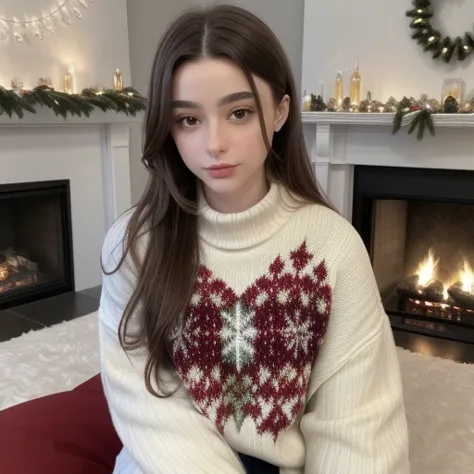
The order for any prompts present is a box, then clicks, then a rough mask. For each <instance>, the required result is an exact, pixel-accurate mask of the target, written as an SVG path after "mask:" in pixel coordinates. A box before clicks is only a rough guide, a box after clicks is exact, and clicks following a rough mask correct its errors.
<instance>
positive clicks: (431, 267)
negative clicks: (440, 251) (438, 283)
mask: <svg viewBox="0 0 474 474" xmlns="http://www.w3.org/2000/svg"><path fill="white" fill-rule="evenodd" d="M438 263H439V259H436V260H435V256H434V253H433V251H432V250H431V249H430V251H429V252H428V256H427V257H426V259H425V260H422V261H421V262H420V264H419V265H418V269H417V270H416V274H417V275H418V285H420V286H426V285H427V284H428V283H429V282H430V281H431V280H432V279H433V278H434V274H435V270H436V267H437V266H438Z"/></svg>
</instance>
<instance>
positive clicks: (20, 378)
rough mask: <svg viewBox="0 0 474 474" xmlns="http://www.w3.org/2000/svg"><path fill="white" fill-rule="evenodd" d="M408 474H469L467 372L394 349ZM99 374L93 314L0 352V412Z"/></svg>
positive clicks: (472, 454)
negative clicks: (403, 412)
mask: <svg viewBox="0 0 474 474" xmlns="http://www.w3.org/2000/svg"><path fill="white" fill-rule="evenodd" d="M398 354H399V360H400V365H401V370H402V377H403V385H404V392H405V404H406V411H407V418H408V424H409V430H410V449H411V465H412V474H472V473H473V472H474V467H473V466H474V365H462V364H457V363H455V362H452V361H448V360H443V359H437V358H433V357H426V356H421V355H417V354H412V353H411V352H408V351H405V350H402V349H399V351H398ZM98 372H99V353H98V337H97V314H96V313H93V314H90V315H88V316H84V317H83V318H80V319H77V320H74V321H71V322H67V323H61V324H58V325H57V326H54V327H52V328H48V329H43V330H41V331H36V332H30V333H28V334H26V335H23V336H21V337H19V338H17V339H13V340H11V341H8V342H5V343H3V344H0V409H3V408H7V407H9V406H12V405H16V404H18V403H21V402H23V401H26V400H31V399H33V398H37V397H40V396H43V395H48V394H51V393H56V392H59V391H63V390H70V389H72V388H74V387H75V386H77V385H79V384H80V383H82V382H84V381H85V380H87V379H89V378H90V377H92V376H94V375H95V374H97V373H98Z"/></svg>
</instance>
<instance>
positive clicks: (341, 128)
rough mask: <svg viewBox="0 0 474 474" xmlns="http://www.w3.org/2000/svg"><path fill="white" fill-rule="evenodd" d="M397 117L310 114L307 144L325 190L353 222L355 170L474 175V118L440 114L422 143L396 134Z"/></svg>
mask: <svg viewBox="0 0 474 474" xmlns="http://www.w3.org/2000/svg"><path fill="white" fill-rule="evenodd" d="M393 117H394V115H393V114H388V113H340V112H337V113H334V112H304V113H303V114H302V120H303V127H304V134H305V140H306V145H307V147H308V151H309V155H310V159H311V161H312V163H313V167H314V170H315V173H316V176H317V179H318V181H319V183H320V186H321V188H322V190H323V191H324V192H325V193H326V195H327V196H328V197H329V199H330V200H331V202H332V203H333V204H334V206H335V207H336V208H337V209H338V210H339V211H340V212H341V213H342V214H343V215H344V216H345V217H346V218H347V219H349V220H351V218H352V198H353V187H352V186H353V172H354V167H355V166H364V165H365V166H389V167H405V168H424V169H458V170H473V171H474V151H473V150H474V133H473V131H472V130H471V128H472V127H474V114H436V115H434V116H433V121H434V125H435V131H436V134H435V136H434V137H432V136H431V135H430V133H429V131H428V130H425V136H424V138H423V140H422V141H418V140H417V138H416V132H415V133H413V134H412V135H408V133H407V128H406V127H404V128H402V129H401V130H400V131H399V132H398V133H397V134H396V135H392V122H393Z"/></svg>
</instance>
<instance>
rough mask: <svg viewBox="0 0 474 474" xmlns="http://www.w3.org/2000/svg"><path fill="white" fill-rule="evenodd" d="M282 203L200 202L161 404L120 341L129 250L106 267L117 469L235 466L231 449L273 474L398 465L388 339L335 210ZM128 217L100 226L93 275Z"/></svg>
mask: <svg viewBox="0 0 474 474" xmlns="http://www.w3.org/2000/svg"><path fill="white" fill-rule="evenodd" d="M288 203H289V198H288V195H287V193H286V192H285V191H284V190H283V189H282V188H281V187H279V186H278V185H276V184H273V185H272V187H271V189H270V191H269V193H268V194H267V196H266V197H265V198H264V200H263V201H261V202H260V203H259V204H257V205H256V206H254V207H253V208H251V209H250V210H248V211H245V212H242V213H239V214H227V215H226V214H220V213H217V212H215V211H213V210H212V209H210V208H209V206H208V205H207V204H206V202H205V200H204V199H201V204H200V236H201V244H202V266H201V269H200V273H199V277H198V280H197V282H196V286H195V291H194V295H193V297H192V300H191V301H190V304H189V307H188V310H187V311H186V313H185V314H184V315H183V318H182V321H181V322H180V324H179V326H178V330H176V332H175V335H174V337H173V348H174V353H173V356H174V362H175V366H176V371H177V373H178V375H179V377H180V378H181V380H182V381H183V384H182V385H181V388H180V389H179V391H178V392H177V393H176V394H175V395H173V396H172V397H171V398H167V399H159V398H155V397H154V396H152V395H151V394H150V393H149V392H148V391H147V390H146V387H145V383H144V377H143V372H144V366H145V361H146V351H145V349H143V350H139V351H135V352H130V353H128V354H126V353H124V351H123V350H122V349H121V347H120V345H119V342H118V337H117V331H118V325H119V322H120V319H121V317H122V314H123V310H124V308H125V306H126V304H127V301H128V299H129V297H130V295H131V293H132V290H133V287H134V285H135V270H134V268H133V267H132V265H131V263H130V261H129V260H128V259H127V260H126V262H125V264H124V265H123V266H122V267H121V268H120V270H119V271H118V272H116V273H114V274H113V275H111V276H105V275H104V278H103V293H102V300H101V305H100V311H99V318H100V343H101V344H100V345H101V360H102V377H103V383H104V387H105V393H106V396H107V400H108V404H109V408H110V411H111V414H112V418H113V422H114V425H115V428H116V430H117V432H118V434H119V436H120V438H121V439H122V442H123V444H124V447H125V449H124V452H123V454H122V456H121V458H122V460H121V463H122V470H121V471H120V472H127V473H146V474H168V473H169V474H175V473H176V474H237V473H239V474H242V473H244V469H243V467H242V465H241V463H240V460H239V458H238V456H237V455H236V452H240V453H245V454H248V455H250V456H254V457H258V458H260V459H263V460H265V461H268V462H270V463H272V464H274V465H277V466H279V467H280V473H281V474H303V473H304V474H407V473H409V462H408V436H407V427H406V421H405V414H404V407H403V398H402V388H401V383H400V373H399V367H398V361H397V357H396V353H395V345H394V341H393V337H392V332H391V328H390V324H389V321H388V318H387V316H386V314H385V313H384V310H383V307H382V304H381V301H380V297H379V293H378V289H377V285H376V282H375V279H374V275H373V272H372V268H371V265H370V261H369V258H368V255H367V252H366V250H365V248H364V245H363V243H362V241H361V239H360V238H359V236H358V234H357V233H356V231H355V230H354V229H353V228H352V227H351V225H350V224H349V223H348V222H346V221H345V220H344V219H343V218H342V217H340V216H339V215H337V214H336V213H335V212H333V211H331V210H329V209H326V208H324V207H322V206H318V205H310V206H305V207H300V208H299V209H292V208H290V206H288ZM129 216H130V214H125V215H124V216H123V217H121V218H120V219H119V220H118V221H117V222H116V223H115V224H114V226H113V227H112V228H111V230H110V231H109V233H108V235H107V238H106V241H105V244H104V248H103V261H104V263H105V268H106V269H107V270H110V269H112V268H115V263H116V262H117V261H118V260H119V258H120V255H121V249H122V246H121V245H120V243H121V241H122V238H123V236H124V232H125V228H126V225H127V222H128V219H129ZM145 245H146V242H145V241H144V242H143V246H145ZM164 251H166V249H164ZM134 324H139V315H138V314H137V315H135V317H134ZM132 329H133V327H132ZM167 375H168V374H164V376H167ZM169 379H170V380H172V377H171V376H169ZM173 386H175V385H170V387H173ZM124 466H128V467H124ZM117 472H118V470H117Z"/></svg>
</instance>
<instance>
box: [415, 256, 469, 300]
mask: <svg viewBox="0 0 474 474" xmlns="http://www.w3.org/2000/svg"><path fill="white" fill-rule="evenodd" d="M438 264H439V258H436V257H435V254H434V252H433V251H432V250H431V249H430V251H429V252H428V256H427V257H426V258H425V259H424V260H422V261H421V262H420V263H419V265H418V269H417V270H416V274H417V275H418V285H419V286H421V287H424V286H426V285H428V283H429V282H430V281H431V280H433V279H434V278H435V275H436V268H437V267H438ZM457 281H460V282H461V283H462V290H463V291H465V292H466V293H471V294H473V295H474V271H473V269H472V268H471V266H470V265H469V262H468V261H467V260H466V259H464V261H463V269H462V270H460V272H459V276H458V278H457V279H453V280H452V281H451V283H449V284H447V282H442V283H443V286H444V292H443V294H444V299H445V300H447V299H448V297H449V295H448V289H449V288H450V287H451V286H452V285H453V284H455V283H456V282H457Z"/></svg>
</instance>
